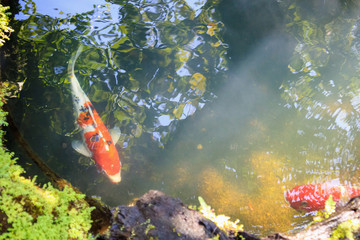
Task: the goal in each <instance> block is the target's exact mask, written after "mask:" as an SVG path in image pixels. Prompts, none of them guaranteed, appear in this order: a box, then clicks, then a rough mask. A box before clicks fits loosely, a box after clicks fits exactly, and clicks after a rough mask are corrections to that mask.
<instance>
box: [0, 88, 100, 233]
mask: <svg viewBox="0 0 360 240" xmlns="http://www.w3.org/2000/svg"><path fill="white" fill-rule="evenodd" d="M1 86H2V85H0V107H2V105H3V104H4V95H5V92H4V91H5V90H4V88H3V87H1ZM5 116H6V114H5V113H4V112H3V111H2V110H0V126H4V125H6V122H5ZM3 134H4V132H3V131H1V132H0V139H2V137H3ZM23 172H24V170H23V169H22V168H21V167H20V166H19V165H17V164H16V159H14V156H13V154H12V153H9V152H7V151H6V150H5V149H4V147H3V142H2V141H1V142H0V217H1V218H0V239H27V240H31V239H89V238H90V235H89V233H88V231H89V229H90V227H91V217H90V213H91V211H92V209H93V208H90V207H89V206H88V204H87V203H86V202H85V201H84V197H85V195H83V194H79V193H76V192H74V190H73V189H71V188H67V187H65V188H64V189H63V190H62V191H60V190H58V189H55V188H53V187H52V186H51V184H47V185H44V186H43V187H39V186H37V185H36V184H35V178H33V179H27V178H25V177H23V176H21V174H22V173H23Z"/></svg>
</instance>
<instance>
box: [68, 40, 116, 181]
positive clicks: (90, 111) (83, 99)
mask: <svg viewBox="0 0 360 240" xmlns="http://www.w3.org/2000/svg"><path fill="white" fill-rule="evenodd" d="M81 51H82V45H81V46H80V47H79V49H78V51H77V52H76V54H75V55H74V56H73V57H72V58H71V59H70V61H69V65H68V72H69V78H70V82H71V93H72V99H73V103H74V108H75V114H76V116H77V118H76V123H77V125H78V126H79V127H80V129H81V132H82V139H83V141H73V142H72V146H73V148H74V149H75V150H76V151H77V152H79V153H81V154H83V155H85V156H87V157H91V158H92V159H94V161H95V163H96V165H97V166H98V168H99V169H100V170H102V171H104V172H105V174H106V175H107V176H108V177H109V179H110V180H111V181H112V182H113V183H118V182H120V181H121V175H120V172H121V162H120V159H119V154H118V152H117V150H116V148H115V143H116V142H117V141H118V140H119V137H120V129H119V128H114V129H112V130H110V131H108V129H107V128H106V127H105V125H104V123H103V121H102V120H101V118H100V116H99V114H98V113H97V112H96V110H95V108H94V107H93V105H92V104H91V102H90V100H89V98H88V97H87V96H86V94H85V93H84V91H83V90H82V88H81V87H80V84H79V81H78V80H77V78H76V76H75V74H74V65H75V61H76V59H77V58H78V56H79V55H80V53H81Z"/></svg>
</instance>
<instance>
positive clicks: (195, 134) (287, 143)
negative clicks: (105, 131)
mask: <svg viewBox="0 0 360 240" xmlns="http://www.w3.org/2000/svg"><path fill="white" fill-rule="evenodd" d="M20 4H21V6H22V12H20V13H19V14H18V15H16V16H15V21H14V23H13V28H15V30H16V33H17V35H15V34H14V35H12V42H10V43H9V45H8V48H9V49H10V50H9V53H10V55H9V56H7V57H6V58H5V65H4V69H2V71H1V77H2V78H3V80H4V81H8V82H9V83H11V84H14V86H18V85H19V84H18V83H23V85H22V84H21V85H22V89H21V91H19V92H18V93H17V96H18V98H14V99H12V100H11V101H10V102H9V104H10V107H11V111H12V114H13V115H14V117H15V120H16V124H17V125H18V127H19V128H20V130H21V131H22V133H23V135H24V137H25V139H26V140H27V141H28V142H29V143H30V145H31V147H32V148H33V150H34V152H36V153H37V154H39V155H40V157H41V158H42V159H43V161H44V162H46V163H47V164H48V165H49V166H50V167H51V168H52V169H53V170H54V171H56V172H57V173H58V174H59V175H61V176H62V177H63V178H65V179H67V180H68V181H70V182H71V183H72V184H73V185H75V186H77V187H79V188H80V190H81V191H83V192H85V193H87V194H89V195H96V196H99V197H101V199H102V200H103V201H104V202H106V203H108V204H109V205H112V206H115V205H117V204H128V203H129V202H131V201H132V200H133V199H134V198H136V197H139V196H141V195H142V194H143V193H145V192H147V191H148V190H150V189H158V190H161V191H164V192H165V193H167V194H169V195H172V196H174V197H179V198H181V199H182V200H183V201H184V202H185V203H188V204H197V197H198V196H202V197H203V198H204V199H205V200H206V201H207V202H208V203H209V204H210V205H211V206H212V207H213V208H215V211H216V212H217V213H219V214H220V213H222V214H226V215H230V216H231V217H233V220H235V218H239V219H240V221H241V223H243V224H244V225H245V230H247V231H251V232H253V233H260V234H267V233H269V232H273V231H278V232H284V231H289V230H291V229H297V228H301V227H302V226H303V225H304V224H306V222H307V221H308V220H309V218H308V217H306V216H305V217H304V216H303V215H301V214H299V213H297V212H296V211H295V210H293V209H291V208H290V207H289V206H288V204H287V202H286V201H285V199H284V197H283V194H284V192H285V191H286V190H287V189H291V188H293V187H294V186H295V185H301V184H308V183H321V182H324V181H333V182H335V183H339V182H340V183H341V184H342V185H355V186H356V185H358V183H359V176H360V173H359V170H358V168H359V162H358V159H359V150H358V148H359V134H358V132H359V110H360V109H359V104H360V100H359V99H360V81H359V77H358V73H359V66H360V65H359V57H360V55H359V49H360V48H359V46H360V41H359V36H360V33H359V30H358V27H359V26H358V25H359V16H358V15H357V11H356V10H357V9H358V8H357V6H356V5H349V4H350V2H349V3H348V2H346V1H345V2H344V3H342V4H340V3H337V2H328V3H326V4H325V3H324V2H323V1H313V2H311V3H310V2H307V1H295V2H294V3H293V1H289V2H284V1H281V2H280V1H223V2H222V1H220V2H217V1H213V2H212V1H202V0H199V1H190V0H189V1H126V2H124V1H96V2H92V3H89V2H88V1H61V2H59V1H21V2H20ZM306 9H314V10H311V11H309V10H306ZM320 9H321V10H320ZM352 10H353V11H352ZM80 43H82V44H83V45H85V50H84V52H83V53H82V54H81V55H80V57H79V59H78V61H77V62H76V66H75V69H76V75H77V78H78V79H79V81H80V84H81V85H82V87H83V89H84V91H85V92H86V93H87V95H88V97H89V98H90V100H91V101H92V103H93V105H94V106H95V108H96V110H97V111H98V113H99V114H100V116H101V117H102V119H103V121H104V123H105V124H106V125H107V127H108V128H112V127H114V126H118V127H120V129H121V131H122V136H121V140H120V142H119V143H118V144H117V148H118V150H119V154H120V157H121V159H122V164H123V171H122V182H121V183H120V184H118V185H114V184H112V183H110V182H109V181H108V179H107V178H106V177H105V176H104V175H103V174H101V173H98V172H97V169H96V167H95V166H94V165H93V163H92V162H91V161H90V160H89V159H88V158H86V157H83V156H80V155H79V154H78V153H77V152H75V151H74V150H73V149H72V148H71V141H72V140H73V139H80V135H79V134H78V133H77V132H76V131H75V125H74V116H73V109H72V102H71V96H70V91H69V90H70V89H69V88H70V86H69V84H68V83H67V81H66V77H67V61H68V60H69V59H70V56H71V54H72V53H73V52H75V51H76V50H77V48H78V46H79V44H80ZM7 138H8V143H7V146H8V148H9V149H10V150H12V151H15V152H16V153H17V156H18V157H19V158H20V160H19V163H21V165H22V166H24V168H25V169H26V170H27V171H28V174H29V175H33V174H37V175H39V178H38V182H41V183H43V182H46V181H47V180H46V179H45V178H44V177H43V176H42V175H41V173H40V172H39V170H38V169H37V168H36V166H35V165H34V164H33V163H32V161H31V159H29V158H28V157H27V156H26V155H25V154H24V153H23V152H22V151H21V146H19V145H18V144H17V143H16V141H15V140H14V139H13V136H12V135H11V133H9V134H8V137H7Z"/></svg>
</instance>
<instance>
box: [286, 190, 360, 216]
mask: <svg viewBox="0 0 360 240" xmlns="http://www.w3.org/2000/svg"><path fill="white" fill-rule="evenodd" d="M330 195H331V196H332V199H333V201H334V202H336V203H337V204H336V206H337V207H338V206H339V205H340V204H341V203H345V202H347V201H348V200H350V199H351V198H354V197H357V196H360V189H359V188H356V187H344V186H339V185H334V184H331V183H323V184H307V185H301V186H296V187H294V188H293V189H291V190H289V191H287V192H286V200H287V201H288V202H289V203H290V206H291V207H292V208H294V209H296V210H299V211H302V210H305V211H306V212H312V211H318V210H322V209H324V208H325V203H326V201H327V200H328V199H329V197H330Z"/></svg>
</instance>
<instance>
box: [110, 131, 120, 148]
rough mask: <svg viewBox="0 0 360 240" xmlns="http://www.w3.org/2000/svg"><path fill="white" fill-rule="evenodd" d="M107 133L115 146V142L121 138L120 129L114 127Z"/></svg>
mask: <svg viewBox="0 0 360 240" xmlns="http://www.w3.org/2000/svg"><path fill="white" fill-rule="evenodd" d="M109 133H110V135H111V139H112V140H113V142H114V144H116V143H117V141H119V138H120V136H121V131H120V128H119V127H114V128H113V129H110V131H109Z"/></svg>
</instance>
